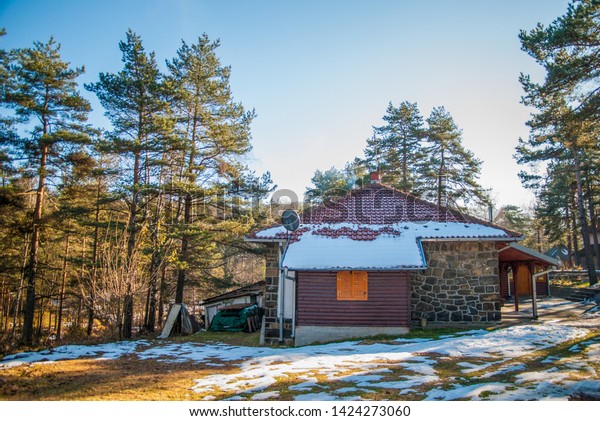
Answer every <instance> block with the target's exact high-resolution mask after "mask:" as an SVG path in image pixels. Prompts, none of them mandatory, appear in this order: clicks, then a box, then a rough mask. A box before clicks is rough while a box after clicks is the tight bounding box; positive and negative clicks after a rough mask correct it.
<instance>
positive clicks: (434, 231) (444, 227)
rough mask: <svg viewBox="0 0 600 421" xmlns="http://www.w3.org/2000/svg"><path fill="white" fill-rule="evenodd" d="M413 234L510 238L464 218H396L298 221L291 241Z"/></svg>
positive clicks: (271, 234) (263, 234) (274, 235)
mask: <svg viewBox="0 0 600 421" xmlns="http://www.w3.org/2000/svg"><path fill="white" fill-rule="evenodd" d="M403 233H405V234H410V235H414V237H415V238H421V239H422V240H432V239H438V238H472V239H480V238H481V239H485V238H493V239H497V238H503V239H508V238H511V237H510V236H509V235H508V234H507V233H506V232H505V231H504V230H502V229H500V228H496V227H491V226H487V225H481V224H470V223H463V222H432V221H429V222H399V223H395V224H353V223H348V222H340V223H333V224H301V225H300V228H299V229H298V230H297V231H295V232H294V233H292V234H291V239H292V241H299V240H300V239H303V238H306V237H308V236H309V234H313V235H322V236H326V237H331V238H343V237H348V238H351V239H353V240H358V241H361V240H362V241H370V240H375V239H376V238H377V237H378V236H380V235H386V234H387V235H401V234H403ZM286 237H287V231H286V230H285V228H284V227H283V226H276V227H271V228H267V229H264V230H262V231H258V232H256V233H254V235H253V238H254V239H256V240H261V239H281V240H285V239H286Z"/></svg>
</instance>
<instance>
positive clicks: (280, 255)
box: [277, 245, 287, 344]
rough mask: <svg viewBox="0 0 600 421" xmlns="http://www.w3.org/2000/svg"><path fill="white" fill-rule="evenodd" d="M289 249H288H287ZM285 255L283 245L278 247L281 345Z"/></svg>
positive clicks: (278, 307)
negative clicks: (282, 249)
mask: <svg viewBox="0 0 600 421" xmlns="http://www.w3.org/2000/svg"><path fill="white" fill-rule="evenodd" d="M286 249H287V247H286ZM284 255H285V253H282V251H281V245H280V246H279V247H277V258H278V261H279V264H278V266H279V267H278V269H279V270H278V271H277V272H278V284H279V285H278V288H277V309H278V310H279V343H280V344H281V343H283V320H284V317H283V316H284V313H283V306H284V305H285V303H284V302H285V295H284V292H285V278H284V269H283V268H282V267H281V263H282V261H283V256H284Z"/></svg>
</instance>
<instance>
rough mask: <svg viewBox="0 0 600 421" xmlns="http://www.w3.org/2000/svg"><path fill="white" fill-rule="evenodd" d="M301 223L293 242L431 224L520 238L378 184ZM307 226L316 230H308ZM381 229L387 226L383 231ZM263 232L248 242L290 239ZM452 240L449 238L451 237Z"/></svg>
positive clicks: (366, 236)
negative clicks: (478, 228)
mask: <svg viewBox="0 0 600 421" xmlns="http://www.w3.org/2000/svg"><path fill="white" fill-rule="evenodd" d="M300 219H301V222H302V224H301V225H300V228H299V229H298V230H297V231H295V232H293V233H290V240H291V242H294V241H297V240H298V239H299V238H300V237H301V236H302V235H303V234H304V233H305V232H306V231H310V230H312V234H314V235H322V236H326V237H347V238H351V239H353V240H359V241H370V240H374V239H375V238H376V237H377V236H378V235H380V234H389V235H400V231H398V229H401V227H399V226H398V225H396V226H395V227H394V226H392V225H393V224H401V223H406V222H429V221H433V222H445V223H448V222H450V223H460V224H477V225H480V226H481V225H483V226H487V227H493V228H498V229H501V230H503V231H504V232H505V233H506V237H513V238H514V237H520V234H518V233H515V232H512V231H509V230H506V229H504V228H501V227H498V226H495V225H493V224H490V223H488V222H486V221H483V220H480V219H477V218H474V217H472V216H469V215H466V214H464V213H462V212H460V211H458V210H455V209H450V208H447V207H438V206H437V205H436V204H433V203H430V202H427V201H425V200H422V199H419V198H417V197H415V196H412V195H410V194H408V193H404V192H401V191H399V190H396V189H394V188H392V187H389V186H386V185H383V184H379V183H375V184H369V185H367V186H365V187H363V188H361V189H358V190H353V191H351V192H350V193H348V194H347V195H346V196H343V197H341V198H338V199H335V200H333V201H331V202H330V203H326V204H322V205H320V206H317V207H314V208H312V209H308V210H307V211H305V212H303V213H302V215H301V218H300ZM339 223H348V224H356V225H357V226H359V227H358V228H357V227H354V228H356V229H353V228H350V227H343V228H339V227H338V228H337V229H334V228H333V227H331V226H329V225H331V224H339ZM307 225H312V226H313V227H311V228H309V227H308V226H307ZM315 225H317V226H319V225H322V227H319V228H318V229H314V226H315ZM365 225H367V226H365ZM368 225H378V227H376V228H375V227H368ZM381 225H388V226H384V227H381ZM404 229H408V228H407V227H405V228H404ZM440 229H443V228H440ZM436 230H437V228H436ZM261 231H262V232H261ZM261 231H259V232H260V234H259V235H258V236H257V235H256V234H257V233H251V234H250V235H248V238H249V239H252V238H255V239H258V238H263V239H264V238H271V239H285V238H287V235H288V233H286V232H284V231H279V232H273V234H272V235H266V233H265V232H264V231H266V230H261ZM451 236H452V235H449V237H451ZM439 237H444V233H443V232H440V236H439Z"/></svg>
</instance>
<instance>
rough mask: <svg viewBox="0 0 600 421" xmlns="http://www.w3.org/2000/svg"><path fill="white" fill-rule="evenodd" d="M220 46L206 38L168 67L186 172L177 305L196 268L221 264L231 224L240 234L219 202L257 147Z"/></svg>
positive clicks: (181, 189)
mask: <svg viewBox="0 0 600 421" xmlns="http://www.w3.org/2000/svg"><path fill="white" fill-rule="evenodd" d="M219 45H220V43H219V41H218V40H217V41H210V40H209V38H208V36H207V35H206V34H204V35H202V36H201V37H199V38H198V41H197V43H196V44H192V45H188V44H186V43H185V42H183V43H182V46H181V47H180V48H179V50H178V51H177V55H176V57H175V58H174V59H173V60H172V61H171V62H168V63H167V66H168V68H169V70H170V83H171V85H172V86H173V89H174V99H173V102H172V107H173V112H174V114H175V116H176V118H177V133H178V138H179V145H180V147H181V151H182V153H181V155H180V165H181V173H180V176H179V177H177V178H176V180H175V184H174V188H175V190H176V191H177V194H178V195H179V197H180V199H181V203H182V205H183V217H182V221H181V224H180V227H179V229H178V233H176V235H177V236H178V237H179V238H180V240H181V247H180V250H179V256H178V271H177V289H176V294H175V302H176V303H182V302H183V299H184V289H185V285H186V283H187V282H188V276H189V272H190V270H191V269H192V268H194V267H196V268H199V267H211V266H214V265H215V262H214V260H213V259H214V258H215V253H217V254H218V253H219V250H218V248H215V245H217V244H219V243H222V242H223V241H225V240H224V239H223V238H222V234H224V233H225V232H226V230H223V228H224V227H225V225H227V227H228V228H227V230H229V232H230V233H235V232H238V231H240V227H239V226H237V227H236V226H235V225H236V221H235V218H233V219H229V218H225V217H224V216H225V214H224V213H223V211H224V209H223V208H222V205H219V204H218V203H215V202H214V198H215V197H218V196H222V194H221V192H223V193H224V192H225V188H226V187H225V184H227V183H228V182H230V181H231V180H235V179H237V178H239V177H241V176H242V174H243V168H242V167H241V165H240V162H239V160H240V157H241V156H243V155H244V154H245V153H247V152H248V151H249V150H250V148H251V146H250V138H251V135H250V123H251V121H252V119H253V118H254V112H253V111H252V112H249V111H246V110H245V109H244V107H243V106H242V104H240V103H236V102H235V101H234V100H233V96H232V94H231V88H230V85H229V78H230V73H231V69H230V68H229V67H226V66H223V65H221V63H220V60H219V58H218V57H217V55H216V49H217V48H218V47H219ZM220 206H221V209H219V207H220ZM201 209H203V210H204V211H201ZM210 209H212V211H211V210H210ZM207 210H208V211H207ZM224 219H229V221H228V222H224ZM223 224H225V225H223ZM193 251H196V252H194V253H192V252H193ZM200 260H203V261H200Z"/></svg>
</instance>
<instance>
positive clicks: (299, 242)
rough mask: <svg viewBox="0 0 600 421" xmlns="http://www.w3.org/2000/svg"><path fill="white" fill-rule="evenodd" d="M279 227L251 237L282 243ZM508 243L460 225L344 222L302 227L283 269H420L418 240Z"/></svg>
mask: <svg viewBox="0 0 600 421" xmlns="http://www.w3.org/2000/svg"><path fill="white" fill-rule="evenodd" d="M287 235H288V233H287V231H286V230H285V228H283V227H282V226H279V227H272V228H267V229H265V230H263V231H259V232H257V233H255V234H254V239H255V241H260V240H261V239H281V240H283V239H285V238H287ZM485 238H494V239H496V238H507V235H506V232H504V231H503V230H501V229H498V228H494V227H489V226H485V225H480V224H466V223H462V222H431V221H430V222H424V223H415V222H403V223H396V224H389V225H364V224H352V223H348V222H341V223H334V224H302V225H301V226H300V228H299V229H298V230H297V231H295V232H294V233H292V234H291V237H290V245H289V247H288V250H287V253H286V256H285V260H284V262H283V266H285V267H287V268H289V269H294V270H343V269H345V270H359V269H365V270H366V269H379V270H393V269H409V268H410V269H424V268H426V267H427V265H426V262H425V260H424V257H423V248H422V247H421V240H423V241H427V240H435V239H485Z"/></svg>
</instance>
